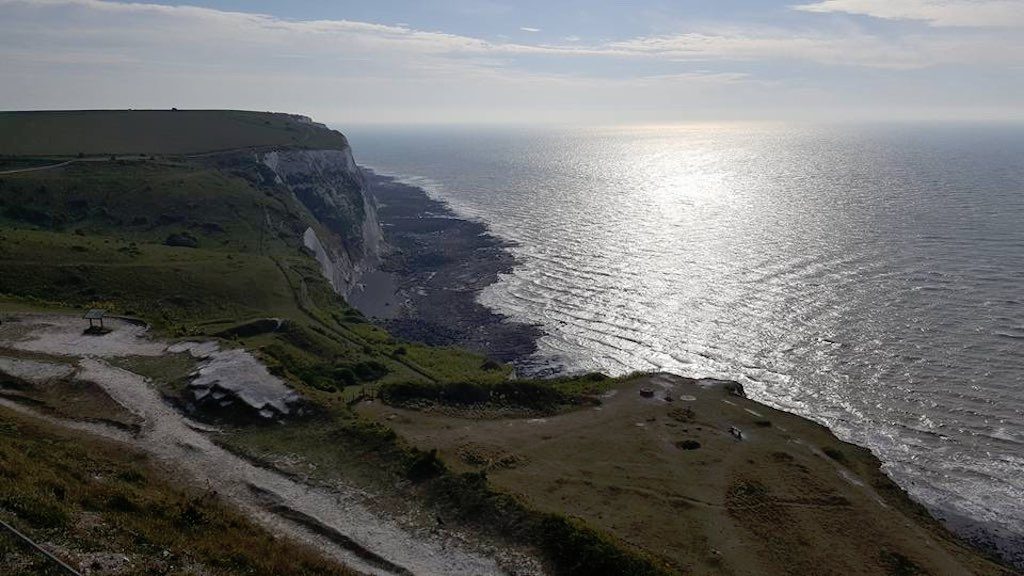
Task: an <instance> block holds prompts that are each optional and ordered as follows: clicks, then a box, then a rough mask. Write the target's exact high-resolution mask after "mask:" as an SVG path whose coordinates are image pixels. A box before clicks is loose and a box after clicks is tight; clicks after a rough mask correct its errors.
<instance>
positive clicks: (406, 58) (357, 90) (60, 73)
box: [0, 0, 1024, 122]
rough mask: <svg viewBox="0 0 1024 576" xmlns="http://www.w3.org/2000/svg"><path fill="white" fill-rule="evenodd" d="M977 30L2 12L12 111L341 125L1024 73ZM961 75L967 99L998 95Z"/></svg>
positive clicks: (998, 38)
mask: <svg viewBox="0 0 1024 576" xmlns="http://www.w3.org/2000/svg"><path fill="white" fill-rule="evenodd" d="M976 32H977V33H971V32H970V31H968V33H960V32H959V31H957V30H951V29H947V28H943V29H941V30H940V29H932V28H922V29H921V30H918V31H915V32H913V33H911V34H904V35H889V36H886V37H882V36H879V35H875V34H871V33H868V32H864V31H863V30H861V29H858V28H856V27H847V28H841V29H820V28H819V29H817V30H812V31H808V30H799V29H781V28H780V29H766V28H763V27H753V26H746V27H744V26H739V25H734V26H733V27H731V28H726V27H718V28H711V27H708V26H703V27H702V28H700V29H694V30H690V31H684V32H680V33H677V34H667V35H658V36H642V37H636V38H630V39H625V40H619V41H608V42H603V43H588V42H584V41H581V40H580V39H578V38H571V39H566V40H564V41H562V43H560V44H559V43H555V44H549V43H543V42H528V41H524V40H519V41H511V40H508V39H489V40H488V39H483V38H475V37H472V36H467V35H458V34H449V33H445V32H440V31H429V30H417V29H414V28H411V27H409V26H406V25H382V24H373V23H367V22H358V21H349V20H286V19H281V18H277V17H274V16H270V15H265V14H253V13H243V12H229V11H222V10H214V9H209V8H200V7H194V6H166V5H155V4H145V3H122V2H109V1H103V0H0V54H3V59H2V61H0V86H3V87H4V88H3V90H0V108H7V109H15V108H47V107H49V108H68V107H72V108H80V107H97V108H98V107H125V108H128V107H136V108H139V107H147V106H149V107H171V106H178V107H230V108H237V107H244V108H251V109H261V110H265V109H279V110H292V111H296V112H307V113H310V114H313V115H315V116H318V117H320V118H322V119H325V120H339V121H341V120H344V121H346V122H352V121H363V122H371V121H372V122H385V121H386V122H411V121H450V120H452V119H458V118H469V117H473V118H482V119H486V120H493V119H494V118H505V119H508V120H517V119H521V118H526V117H529V118H530V119H532V120H534V121H546V120H548V119H550V120H551V121H564V120H569V119H582V118H596V117H606V116H610V117H613V118H615V119H616V120H617V121H618V120H622V121H625V120H627V119H631V118H642V119H658V118H657V115H658V114H662V115H665V114H685V115H687V117H693V116H700V117H705V116H709V115H716V114H717V115H719V116H730V115H731V116H735V115H744V114H754V113H758V112H763V111H765V110H774V111H776V112H779V113H782V112H780V111H782V110H789V109H791V108H793V109H796V110H798V111H800V112H802V111H803V110H805V109H807V108H809V107H810V106H812V105H814V104H815V103H818V104H821V103H826V104H829V105H831V103H833V102H836V101H842V100H843V98H845V95H844V94H841V93H840V92H841V90H842V88H841V87H840V86H839V85H842V84H845V85H847V86H850V85H854V86H855V88H854V90H859V91H863V92H865V93H866V92H869V91H871V90H873V89H874V88H875V87H877V86H879V84H878V82H879V80H878V78H880V77H881V78H902V76H897V75H896V74H895V73H894V72H893V70H899V71H900V72H899V74H900V75H903V74H904V71H908V72H913V73H914V74H919V75H926V74H931V73H932V72H931V70H937V72H935V74H939V73H940V72H941V69H942V68H943V67H958V66H959V67H960V68H956V70H955V72H954V74H959V73H962V72H963V71H964V70H967V69H974V68H981V67H990V68H993V69H995V70H998V71H1005V70H1007V69H1008V67H1013V66H1018V67H1019V66H1021V65H1024V38H1021V37H1020V35H1014V34H1010V33H1008V32H1006V31H998V30H992V31H989V30H986V31H984V32H985V33H981V31H976ZM540 71H543V72H540ZM794 71H795V72H794ZM946 74H947V76H945V77H940V76H936V77H937V78H943V79H944V81H943V82H940V83H939V86H940V89H935V87H934V86H932V85H928V84H927V82H925V81H923V80H922V82H924V83H923V84H922V87H921V89H920V91H919V93H918V94H910V95H907V96H904V95H901V96H900V98H911V96H913V97H914V98H912V99H914V101H915V104H916V103H917V102H916V99H919V97H920V94H924V95H925V96H926V97H927V98H929V99H933V100H934V99H940V98H945V97H946V94H947V92H949V90H946V89H945V88H946V86H947V85H948V84H949V82H948V81H946V80H948V78H949V77H950V76H948V74H949V72H948V71H947V72H946ZM922 77H924V76H922ZM992 77H993V78H999V79H998V80H996V81H997V82H1002V84H1001V86H1002V88H1001V89H1000V90H998V92H999V93H1000V94H1005V95H1006V99H1007V101H1009V99H1011V98H1012V95H1013V94H1014V93H1019V90H1018V91H1017V92H1014V89H1015V88H1020V87H1021V86H1020V82H1019V81H1017V82H1016V83H1015V81H1014V78H1017V79H1019V77H1020V74H1019V70H1016V71H1013V72H1010V73H1006V74H1001V75H1000V74H998V73H997V74H993V75H992ZM1004 77H1005V78H1004ZM954 78H955V79H956V80H957V82H958V86H959V85H961V84H962V85H963V87H962V88H960V87H958V88H956V91H958V93H957V95H956V97H957V98H961V99H964V100H970V101H972V102H976V101H981V98H980V97H977V96H976V95H974V94H973V93H972V92H971V90H988V92H986V93H985V94H986V95H989V94H991V93H995V92H996V89H995V88H986V87H985V85H984V84H973V83H969V82H959V80H960V77H959V76H954ZM888 96H889V93H888V92H885V91H882V90H881V89H880V92H879V95H878V96H877V97H878V98H879V99H885V98H886V97H888ZM950 98H952V96H951V97H950Z"/></svg>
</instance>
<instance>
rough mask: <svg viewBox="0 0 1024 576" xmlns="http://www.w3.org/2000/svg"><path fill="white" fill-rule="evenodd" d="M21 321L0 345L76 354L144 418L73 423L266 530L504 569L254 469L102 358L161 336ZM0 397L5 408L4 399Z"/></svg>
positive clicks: (363, 550)
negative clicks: (94, 332) (114, 424)
mask: <svg viewBox="0 0 1024 576" xmlns="http://www.w3.org/2000/svg"><path fill="white" fill-rule="evenodd" d="M21 322H22V323H35V326H36V327H35V328H33V329H31V330H29V331H28V333H27V334H24V333H23V336H22V337H20V338H18V339H16V340H5V338H4V335H5V333H6V332H7V330H6V328H7V327H8V326H9V324H10V323H9V321H8V322H5V330H3V331H0V346H6V347H9V348H15V349H22V350H33V351H37V352H47V353H50V354H60V355H64V356H75V357H78V358H79V359H78V362H77V363H78V377H79V378H82V379H84V380H89V381H92V382H95V383H96V384H98V385H99V386H101V387H102V388H103V389H104V390H105V391H106V392H107V394H109V395H110V396H111V398H113V399H114V400H115V401H116V402H118V403H119V404H120V405H122V406H124V407H125V408H126V409H127V410H129V411H130V412H132V413H134V414H135V415H137V416H139V417H140V418H141V419H142V420H143V425H142V428H141V430H140V432H139V433H138V434H136V435H134V436H131V437H128V436H127V435H126V434H125V432H123V431H121V430H116V429H113V428H107V427H103V426H99V425H95V424H92V425H88V426H72V427H73V428H75V429H81V430H88V431H90V432H93V433H99V434H102V435H104V436H106V437H108V438H112V439H115V440H120V441H125V440H127V441H129V442H130V443H131V444H132V445H134V446H136V447H138V448H141V449H142V450H144V451H146V452H148V453H150V454H152V455H154V456H155V457H157V458H158V459H160V460H162V461H164V462H166V463H168V464H170V465H172V466H173V467H174V468H175V469H176V470H178V471H180V472H181V473H182V474H183V475H185V476H186V477H189V478H191V479H192V480H193V481H194V483H195V484H196V485H198V486H202V487H206V486H209V487H211V488H212V489H214V490H216V491H217V493H218V494H219V495H220V496H221V497H222V498H225V499H226V500H227V501H229V502H231V503H233V504H235V505H236V506H238V507H240V508H242V509H243V510H244V511H246V512H247V513H248V514H250V515H251V517H252V518H254V519H255V520H257V521H258V522H259V523H261V524H263V525H264V526H265V527H267V528H268V529H269V530H270V531H271V532H273V533H275V534H279V535H285V536H289V537H291V538H293V539H295V540H298V541H301V542H305V543H310V544H313V545H315V546H316V547H317V548H319V549H321V550H322V551H324V552H325V553H327V554H328V555H330V556H332V557H334V558H336V559H337V560H339V561H341V562H343V563H344V564H346V565H347V566H350V567H352V568H354V569H356V570H359V571H362V572H365V573H368V574H382V575H394V574H437V575H442V574H444V575H448V574H450V575H459V574H462V575H486V574H504V573H506V572H505V571H504V570H502V569H501V568H500V567H499V566H498V564H497V563H496V562H495V560H494V559H492V558H489V557H486V556H484V555H482V554H480V553H478V552H476V551H473V550H470V549H469V546H467V545H466V543H465V542H464V541H463V540H461V539H460V538H459V537H458V535H456V534H453V533H448V532H444V531H437V532H434V533H427V534H423V533H419V534H413V533H411V532H409V531H408V530H406V529H404V528H402V527H401V526H399V525H398V524H397V523H396V522H394V521H393V520H391V519H388V518H383V517H381V516H380V515H378V514H376V513H374V512H373V511H371V510H370V509H369V508H368V507H366V506H365V505H363V504H362V503H361V499H362V494H361V493H360V492H359V491H358V490H356V489H346V488H345V487H343V486H339V487H338V488H337V489H332V490H330V491H328V490H326V489H322V488H315V487H311V486H309V485H306V484H302V483H300V482H297V481H295V480H293V479H291V478H288V477H287V476H284V475H282V474H279V473H277V472H274V471H271V470H267V469H264V468H260V467H257V466H255V465H253V464H252V463H250V462H249V461H247V460H245V459H243V458H240V457H238V456H236V455H234V454H233V453H231V452H228V451H226V450H224V449H223V448H221V447H219V446H217V445H216V444H214V443H213V442H212V441H211V440H210V439H209V437H208V436H207V435H206V434H205V433H204V432H203V430H206V428H205V427H204V426H202V425H200V424H198V423H196V422H193V421H191V420H189V419H188V418H185V417H184V416H183V415H182V414H180V413H179V412H177V411H176V410H175V409H174V408H172V407H171V406H170V405H169V404H167V403H166V402H165V401H164V400H163V398H162V397H161V396H160V394H159V392H158V391H157V390H156V389H155V388H154V387H153V386H151V385H150V383H149V382H148V381H147V380H146V379H145V378H143V377H142V376H139V375H138V374H135V373H133V372H129V371H127V370H123V369H120V368H116V367H114V366H111V365H110V364H108V363H107V362H105V361H104V360H103V359H102V356H108V357H109V356H124V355H129V354H131V355H136V354H143V355H156V354H160V353H164V351H165V350H166V349H167V346H166V344H161V343H159V342H156V341H153V340H146V339H143V338H142V335H143V334H144V329H142V328H141V327H138V326H132V325H130V324H127V323H124V322H118V321H112V322H108V325H110V326H111V327H112V328H114V332H113V333H112V334H111V335H108V336H113V335H117V336H115V338H113V339H110V340H107V342H108V343H110V344H111V345H113V347H114V348H116V349H106V348H105V346H104V345H102V344H100V342H101V341H103V340H106V339H107V337H106V336H104V337H101V338H93V339H91V340H90V339H89V338H91V337H80V336H79V335H80V333H81V330H82V327H81V325H80V322H75V321H73V319H72V320H71V321H69V320H68V319H66V318H62V317H56V318H55V317H50V316H47V317H45V318H44V317H36V316H34V317H26V318H23V319H22V320H21ZM68 330H71V331H72V333H69V332H68ZM76 333H77V334H76ZM80 338H85V339H86V341H84V342H82V341H80ZM79 343H80V344H81V346H78V344H79ZM22 367H24V366H22ZM35 368H36V369H39V367H38V366H37V367H35ZM54 370H57V368H54ZM0 404H3V405H6V406H12V404H11V403H8V402H0ZM22 410H25V409H24V408H22ZM50 420H51V421H52V420H53V419H52V418H51V419H50ZM62 423H63V422H62ZM523 560H524V561H526V563H527V564H534V565H535V564H536V563H535V562H530V561H529V559H523Z"/></svg>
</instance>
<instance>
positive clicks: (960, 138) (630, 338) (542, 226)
mask: <svg viewBox="0 0 1024 576" xmlns="http://www.w3.org/2000/svg"><path fill="white" fill-rule="evenodd" d="M348 133H349V136H350V138H351V140H352V142H353V146H354V149H355V151H356V155H357V158H358V160H359V161H361V162H362V163H363V164H365V165H367V166H371V167H373V168H375V169H377V170H378V171H379V172H382V173H389V174H396V175H400V176H403V177H405V178H406V179H407V180H409V181H412V182H415V183H417V184H420V185H422V186H423V187H424V188H425V189H427V190H428V192H430V193H431V194H432V195H434V196H435V197H439V198H441V199H443V200H445V201H447V202H448V203H449V204H450V205H451V206H452V207H453V208H454V209H455V210H456V211H457V212H458V213H460V214H462V215H464V216H466V217H471V218H476V219H480V220H482V221H484V222H485V223H487V224H488V225H489V226H490V228H491V230H492V231H493V232H494V233H496V234H498V235H499V236H502V237H505V238H507V239H509V240H513V241H515V242H516V243H517V244H518V247H517V248H515V253H516V256H517V257H518V258H519V261H520V265H519V266H518V267H517V268H516V269H515V270H514V272H512V273H511V274H509V275H507V276H505V277H503V278H502V279H501V280H500V282H499V283H497V284H496V285H494V286H492V287H491V288H490V289H488V290H487V291H485V292H484V293H483V294H482V295H481V301H482V302H483V303H485V304H486V305H488V306H491V307H493V308H494V309H496V310H498V311H500V312H503V313H505V314H508V315H510V316H512V317H513V318H516V319H518V320H522V321H524V322H531V323H537V324H539V325H541V326H542V327H543V329H544V331H545V333H546V336H545V337H544V338H543V339H542V340H541V342H540V351H539V352H538V358H537V360H538V362H555V363H558V364H559V365H562V366H564V367H566V368H567V369H569V370H603V371H606V372H609V373H614V374H621V373H626V372H630V371H633V370H666V371H670V372H675V373H679V374H683V375H687V376H714V377H719V378H729V379H736V380H739V381H741V382H742V383H743V384H744V385H745V387H746V389H747V391H748V394H749V395H750V396H752V397H754V398H756V399H758V400H760V401H763V402H765V403H768V404H771V405H774V406H777V407H781V408H783V409H787V410H791V411H794V412H797V413H799V414H802V415H805V416H808V417H810V418H812V419H815V420H817V421H820V422H822V423H825V424H827V425H828V426H830V427H831V428H832V429H833V430H835V431H836V432H837V433H838V434H839V435H840V436H841V437H843V438H844V439H847V440H850V441H852V442H855V443H858V444H861V445H865V446H868V447H870V448H871V449H873V450H874V451H875V453H876V454H877V455H878V456H879V457H880V458H881V459H882V460H883V462H884V463H885V465H886V470H887V472H888V473H889V474H890V475H891V476H893V477H894V478H895V479H896V480H897V481H898V482H900V483H901V485H903V486H904V487H905V488H907V489H908V490H909V491H910V492H911V493H912V494H913V495H914V496H915V497H917V498H918V499H920V500H921V501H923V502H925V503H926V504H928V505H929V506H931V507H932V508H933V509H935V510H938V511H939V512H940V514H941V515H943V516H945V517H947V518H954V517H956V516H963V517H966V518H970V519H973V520H975V521H981V522H984V523H985V524H987V525H988V526H990V527H993V528H994V529H995V530H996V531H997V532H999V533H1000V534H1001V535H1002V536H1003V537H1004V538H1006V539H1008V540H1009V541H1013V540H1014V539H1018V542H1020V540H1019V539H1020V538H1021V536H1022V535H1024V127H1015V128H1005V127H1003V128H997V127H982V126H974V127H969V126H958V127H949V126H945V127H938V126H932V127H927V126H900V127H862V128H856V129H854V128H813V129H812V128H787V127H764V126H760V127H753V126H701V127H689V128H679V127H674V128H660V129H628V130H627V129H623V130H586V131H569V132H543V131H520V132H515V131H501V130H492V131H469V130H448V131H443V130H407V131H396V130H388V129H380V130H356V131H351V130H350V131H348Z"/></svg>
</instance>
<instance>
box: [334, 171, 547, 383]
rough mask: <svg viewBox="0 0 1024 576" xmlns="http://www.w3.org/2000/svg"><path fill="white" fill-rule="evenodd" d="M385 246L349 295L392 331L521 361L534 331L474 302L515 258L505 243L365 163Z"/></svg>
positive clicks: (531, 344)
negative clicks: (376, 262)
mask: <svg viewBox="0 0 1024 576" xmlns="http://www.w3.org/2000/svg"><path fill="white" fill-rule="evenodd" d="M364 173H365V175H366V178H367V182H368V184H369V187H370V189H371V190H372V191H373V194H374V196H375V197H376V199H377V203H378V217H379V219H380V222H381V226H382V228H383V230H384V240H385V242H386V244H387V247H386V248H385V254H384V255H383V258H382V264H381V267H380V270H378V271H376V272H373V273H370V274H367V275H365V276H364V277H363V279H362V281H361V285H360V286H357V287H356V288H355V289H354V290H353V291H352V293H351V294H350V295H349V298H350V300H351V301H352V303H353V305H355V306H356V307H357V308H358V309H359V310H360V311H362V312H363V313H364V314H366V315H367V316H368V317H371V318H374V319H376V320H377V321H378V322H379V323H381V324H382V325H383V326H384V327H386V328H387V329H388V331H389V332H391V333H392V334H394V335H395V336H397V337H399V338H402V339H407V340H413V341H417V342H422V343H424V344H429V345H432V346H459V347H463V348H467V349H469V350H472V351H474V352H479V353H481V354H485V355H487V356H488V357H490V358H493V359H494V360H496V361H499V362H512V363H513V364H516V365H517V368H520V369H522V368H523V367H524V366H526V362H527V360H526V359H527V357H528V356H530V355H531V354H532V353H533V352H534V351H535V350H536V340H537V338H538V337H540V335H541V332H540V329H539V328H537V327H535V326H531V325H528V324H522V323H517V322H513V321H510V320H509V319H508V318H507V317H506V316H504V315H502V314H499V313H496V312H493V311H492V310H490V309H488V308H487V307H485V306H483V305H482V304H480V303H479V302H477V299H476V298H477V294H478V293H479V292H480V290H482V289H484V288H486V287H487V286H489V285H490V284H493V283H494V282H495V281H497V279H498V276H499V275H500V274H504V273H508V272H510V271H511V270H512V267H513V265H514V264H515V260H514V257H513V256H512V254H511V253H510V252H509V251H508V244H507V242H505V241H503V240H501V239H499V238H497V237H495V236H493V235H491V234H489V233H488V231H487V227H486V226H485V225H483V224H481V223H479V222H474V221H471V220H465V219H462V218H459V217H458V216H456V214H455V213H454V212H452V211H451V209H449V208H448V207H447V206H446V205H445V204H444V203H443V202H440V201H438V200H434V199H432V198H430V197H429V196H428V195H427V193H426V192H425V191H423V190H422V189H421V188H418V187H416V186H412V185H409V184H405V183H402V182H401V181H399V180H397V179H396V178H394V177H390V176H385V175H381V174H376V173H374V172H373V171H371V170H366V169H364Z"/></svg>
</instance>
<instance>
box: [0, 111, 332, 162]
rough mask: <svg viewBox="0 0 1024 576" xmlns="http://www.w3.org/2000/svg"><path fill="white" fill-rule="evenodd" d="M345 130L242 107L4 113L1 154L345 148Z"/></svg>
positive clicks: (0, 125)
mask: <svg viewBox="0 0 1024 576" xmlns="http://www.w3.org/2000/svg"><path fill="white" fill-rule="evenodd" d="M346 145H347V142H346V140H345V137H344V136H342V135H341V133H339V132H336V131H334V130H330V129H328V128H325V127H324V126H322V125H319V124H314V123H312V122H310V121H309V120H308V119H307V118H304V117H302V116H296V115H293V114H280V113H272V112H245V111H238V110H76V111H53V112H0V156H77V155H79V154H82V155H85V156H95V155H106V154H132V155H135V154H201V153H204V152H213V151H218V150H232V149H237V148H260V147H271V146H274V147H299V148H315V149H340V148H343V147H345V146H346Z"/></svg>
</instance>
